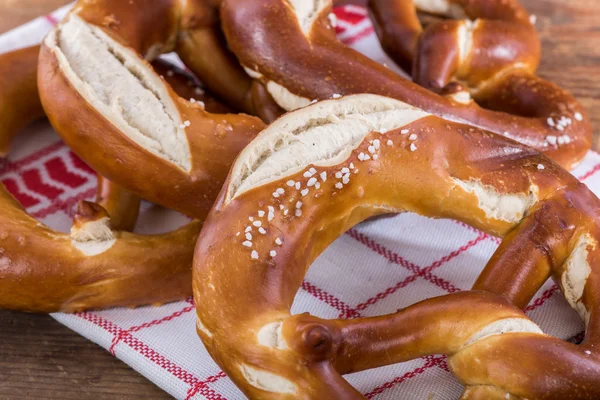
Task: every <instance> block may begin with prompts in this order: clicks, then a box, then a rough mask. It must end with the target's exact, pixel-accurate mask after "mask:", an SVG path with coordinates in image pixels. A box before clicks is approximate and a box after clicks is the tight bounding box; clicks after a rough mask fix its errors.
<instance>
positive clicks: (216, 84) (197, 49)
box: [177, 0, 256, 115]
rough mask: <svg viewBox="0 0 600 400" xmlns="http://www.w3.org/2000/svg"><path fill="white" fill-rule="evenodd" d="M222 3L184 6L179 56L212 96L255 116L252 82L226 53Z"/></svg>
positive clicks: (201, 0) (194, 1) (198, 0)
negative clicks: (213, 94)
mask: <svg viewBox="0 0 600 400" xmlns="http://www.w3.org/2000/svg"><path fill="white" fill-rule="evenodd" d="M219 2H220V1H215V0H210V1H205V0H190V1H186V2H185V5H184V7H183V9H182V11H181V12H182V14H183V15H184V17H183V19H182V26H181V31H182V32H181V34H180V35H179V39H178V42H177V53H178V54H179V55H180V56H181V58H182V60H183V62H184V63H185V64H186V65H187V66H188V67H189V68H190V69H191V70H192V71H194V73H195V74H196V75H198V77H199V78H200V79H201V80H202V81H203V82H205V84H206V86H207V87H208V88H209V89H210V90H211V91H212V92H213V93H215V94H217V95H218V96H219V97H220V98H222V99H224V100H225V101H226V102H227V104H230V105H231V106H233V107H234V108H235V109H237V110H239V111H242V112H246V113H248V114H253V115H254V114H256V109H255V106H254V104H253V103H252V97H251V96H250V94H251V91H250V90H251V84H252V80H251V79H250V78H249V77H248V75H246V73H245V72H244V70H243V69H242V68H241V67H240V65H239V63H238V62H237V60H236V59H235V56H233V54H231V53H230V52H229V51H228V50H227V46H226V44H225V39H224V38H223V34H222V32H221V27H220V23H219V16H218V3H219Z"/></svg>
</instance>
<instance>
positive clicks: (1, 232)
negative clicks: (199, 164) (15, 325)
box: [0, 186, 202, 313]
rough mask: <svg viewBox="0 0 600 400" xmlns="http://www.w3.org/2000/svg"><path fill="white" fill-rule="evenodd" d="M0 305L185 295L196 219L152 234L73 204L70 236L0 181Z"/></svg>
mask: <svg viewBox="0 0 600 400" xmlns="http://www.w3.org/2000/svg"><path fill="white" fill-rule="evenodd" d="M0 209H1V210H2V212H1V213H0V293H1V295H0V308H7V309H12V310H19V311H27V312H44V313H47V312H58V311H61V312H77V311H82V310H87V309H101V308H110V307H117V306H127V307H129V306H139V305H146V304H162V303H166V302H170V301H175V300H181V299H184V298H186V297H187V296H189V294H190V292H191V286H190V279H191V263H192V256H193V251H192V248H193V244H194V242H195V240H196V237H197V236H198V233H199V231H200V228H201V226H202V224H201V222H199V221H196V222H192V223H190V224H188V225H186V226H184V227H182V228H180V229H178V230H176V231H173V232H170V233H167V234H162V235H153V236H141V235H136V234H132V233H128V232H118V231H114V230H112V229H111V228H110V219H109V218H108V214H107V213H106V211H104V209H102V208H101V207H99V206H97V205H95V204H94V203H87V202H82V203H80V204H79V209H78V213H77V215H76V217H75V221H74V225H73V228H72V230H71V234H70V235H67V234H62V233H59V232H56V231H54V230H52V229H50V228H48V227H46V226H44V225H42V224H41V223H39V222H38V221H36V220H35V219H33V218H32V217H30V216H29V215H27V213H26V212H25V210H23V209H22V207H21V206H20V205H19V203H18V202H17V201H16V200H15V199H14V198H12V196H11V195H10V194H8V192H6V190H5V189H4V186H0Z"/></svg>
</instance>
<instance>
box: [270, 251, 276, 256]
mask: <svg viewBox="0 0 600 400" xmlns="http://www.w3.org/2000/svg"><path fill="white" fill-rule="evenodd" d="M269 255H270V256H271V257H275V256H276V255H277V252H276V251H275V250H271V251H270V252H269Z"/></svg>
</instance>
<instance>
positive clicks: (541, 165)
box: [537, 164, 546, 170]
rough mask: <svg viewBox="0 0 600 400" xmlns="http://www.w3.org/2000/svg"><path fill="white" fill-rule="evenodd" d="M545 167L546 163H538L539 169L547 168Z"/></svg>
mask: <svg viewBox="0 0 600 400" xmlns="http://www.w3.org/2000/svg"><path fill="white" fill-rule="evenodd" d="M545 168H546V167H544V165H543V164H538V166H537V169H539V170H542V169H545Z"/></svg>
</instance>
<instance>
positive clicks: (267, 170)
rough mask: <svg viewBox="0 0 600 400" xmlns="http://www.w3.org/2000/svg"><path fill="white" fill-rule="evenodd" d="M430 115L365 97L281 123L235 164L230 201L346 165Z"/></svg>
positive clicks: (323, 105) (324, 104) (314, 108)
mask: <svg viewBox="0 0 600 400" xmlns="http://www.w3.org/2000/svg"><path fill="white" fill-rule="evenodd" d="M428 115H429V114H428V113H426V112H424V111H422V110H419V109H417V108H414V107H411V106H409V105H408V104H405V103H402V102H400V101H398V100H394V99H390V98H386V97H382V96H377V95H371V94H361V95H354V96H346V97H343V98H341V99H339V100H335V101H333V100H326V101H321V102H318V103H315V104H313V105H311V106H309V107H306V108H303V109H300V110H298V111H296V112H294V113H293V114H288V115H287V117H286V118H280V119H278V120H277V121H275V122H274V123H273V124H271V125H270V126H269V127H267V128H266V129H265V130H263V131H262V132H261V133H260V134H259V135H258V137H257V138H256V139H254V140H253V141H252V143H250V145H248V147H246V148H245V149H244V150H243V151H242V153H241V154H240V156H239V157H238V160H237V162H236V163H235V165H234V167H233V169H232V173H231V179H230V185H229V188H228V191H227V200H226V202H229V201H230V200H232V199H234V198H235V197H237V196H239V195H241V194H242V193H244V192H247V191H248V190H251V189H253V188H256V187H259V186H262V185H265V184H267V183H269V182H273V181H276V180H279V179H282V178H284V177H286V176H289V175H293V174H295V173H297V172H300V171H301V170H303V169H304V168H306V167H307V166H308V165H311V164H312V165H315V166H332V165H336V164H339V163H341V162H343V161H344V160H346V159H347V158H348V157H349V156H350V154H351V153H352V151H353V150H354V149H355V148H357V147H358V146H359V145H360V143H362V141H363V140H364V138H365V137H366V136H367V135H368V134H369V133H371V132H381V131H391V130H394V129H398V128H401V127H403V126H406V125H408V124H410V123H412V122H414V121H416V120H418V119H421V118H423V117H426V116H428Z"/></svg>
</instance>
